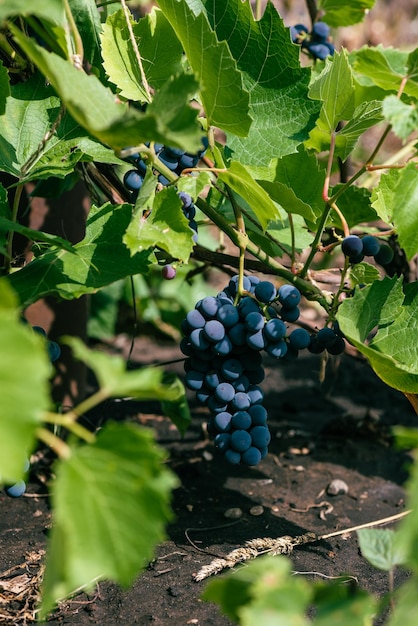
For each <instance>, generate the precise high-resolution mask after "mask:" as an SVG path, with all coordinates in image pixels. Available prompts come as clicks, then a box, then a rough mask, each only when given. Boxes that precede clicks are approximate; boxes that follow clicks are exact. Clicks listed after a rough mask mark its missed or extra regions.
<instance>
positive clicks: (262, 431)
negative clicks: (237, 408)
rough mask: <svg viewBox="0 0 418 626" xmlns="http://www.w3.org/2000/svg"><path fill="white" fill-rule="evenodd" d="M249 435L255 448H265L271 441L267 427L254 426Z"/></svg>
mask: <svg viewBox="0 0 418 626" xmlns="http://www.w3.org/2000/svg"><path fill="white" fill-rule="evenodd" d="M249 434H250V438H251V441H252V443H253V445H254V446H255V447H256V448H265V447H266V446H268V444H269V443H270V441H271V435H270V431H269V429H268V428H267V426H254V428H252V429H251V430H250V433H249Z"/></svg>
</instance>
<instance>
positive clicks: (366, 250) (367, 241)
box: [361, 235, 380, 256]
mask: <svg viewBox="0 0 418 626" xmlns="http://www.w3.org/2000/svg"><path fill="white" fill-rule="evenodd" d="M361 241H362V244H363V254H364V255H365V256H375V255H376V254H377V253H378V252H379V250H380V241H379V240H378V239H377V238H376V237H373V235H366V236H365V237H363V239H362V240H361Z"/></svg>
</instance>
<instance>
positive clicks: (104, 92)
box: [10, 25, 201, 151]
mask: <svg viewBox="0 0 418 626" xmlns="http://www.w3.org/2000/svg"><path fill="white" fill-rule="evenodd" d="M10 28H11V30H12V32H13V35H14V37H15V38H16V40H17V41H18V43H19V45H20V46H21V48H22V49H23V50H24V51H25V53H26V54H27V55H28V56H29V58H30V59H31V60H32V62H33V63H35V65H37V67H38V68H39V70H40V71H41V72H42V73H43V74H44V76H45V77H46V78H47V79H48V81H49V82H50V83H51V85H52V86H53V87H54V89H55V90H56V92H57V93H58V94H59V95H60V97H61V98H62V100H63V102H64V104H65V106H66V108H67V110H68V111H69V113H70V114H71V116H72V117H73V118H74V119H75V120H76V122H78V124H80V126H82V127H83V128H85V129H86V130H87V131H88V132H89V133H90V134H91V135H93V136H94V137H96V138H97V139H99V140H100V141H101V142H102V143H105V144H108V145H109V146H111V147H112V148H114V149H117V150H121V149H122V148H124V147H126V146H132V145H138V144H140V143H142V142H144V141H160V142H162V143H169V144H170V145H175V146H177V145H181V146H182V147H184V148H185V149H188V150H191V151H193V150H195V149H198V148H199V147H200V140H201V132H200V130H199V126H198V124H197V123H196V116H197V111H196V110H193V109H192V108H191V107H189V105H188V101H189V97H190V95H191V94H190V93H185V91H186V92H188V91H189V90H190V89H191V88H192V87H194V81H193V80H192V77H188V76H187V77H183V78H179V79H178V82H177V81H173V84H174V86H175V90H174V89H173V90H171V93H173V95H177V98H179V97H181V98H182V99H183V109H185V108H186V109H190V111H189V112H188V113H183V115H181V116H180V118H179V115H178V113H179V112H178V106H177V102H176V106H174V108H172V107H167V105H166V106H165V109H164V113H165V114H164V118H163V120H164V122H165V123H163V121H162V119H161V118H160V117H159V113H160V110H161V109H162V103H161V98H160V101H159V104H158V107H157V105H155V107H154V111H153V110H152V107H149V110H147V112H146V113H141V112H139V111H136V110H134V109H132V108H129V107H128V105H127V104H126V103H122V102H118V101H117V99H116V98H115V96H114V94H113V93H112V92H111V91H110V89H108V88H106V87H105V86H104V85H102V83H101V82H100V81H99V79H98V78H97V77H96V76H94V75H87V74H85V73H84V72H80V71H79V70H77V69H76V68H75V67H74V66H73V65H72V64H71V63H70V62H69V61H66V60H64V59H62V58H61V57H59V56H58V55H56V54H54V53H52V52H47V51H46V50H44V49H43V48H41V47H39V46H37V45H36V44H34V43H33V42H32V41H31V40H30V39H28V38H26V37H24V36H23V34H22V33H21V32H20V31H19V30H18V29H17V28H16V27H14V26H13V25H11V26H10ZM80 93H82V94H83V97H82V98H80V97H79V94H80ZM165 95H166V94H165ZM165 104H166V103H165ZM155 109H157V110H155Z"/></svg>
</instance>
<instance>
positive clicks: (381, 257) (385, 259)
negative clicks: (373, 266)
mask: <svg viewBox="0 0 418 626" xmlns="http://www.w3.org/2000/svg"><path fill="white" fill-rule="evenodd" d="M394 256H395V255H394V252H393V250H392V248H391V247H390V246H388V245H387V244H385V243H382V244H381V246H380V250H379V252H378V253H377V254H375V257H374V258H375V261H376V263H379V265H383V267H384V266H385V265H389V263H390V262H391V261H392V260H393V257H394Z"/></svg>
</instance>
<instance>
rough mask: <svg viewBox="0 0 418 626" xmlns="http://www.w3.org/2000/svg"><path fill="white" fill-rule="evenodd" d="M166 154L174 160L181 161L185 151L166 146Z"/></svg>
mask: <svg viewBox="0 0 418 626" xmlns="http://www.w3.org/2000/svg"><path fill="white" fill-rule="evenodd" d="M164 151H165V153H166V154H167V155H168V156H169V157H171V158H173V159H179V158H180V157H181V156H183V154H185V153H186V152H185V150H182V149H181V148H172V147H171V146H166V147H165V148H164Z"/></svg>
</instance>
